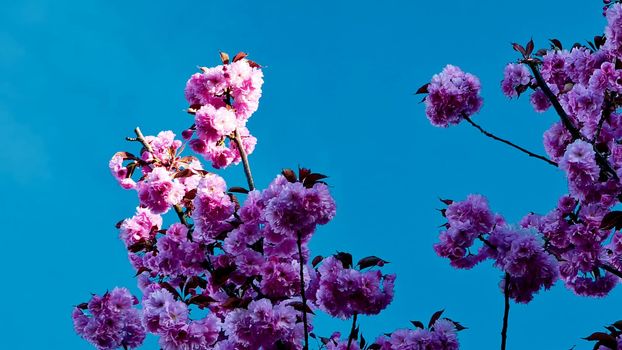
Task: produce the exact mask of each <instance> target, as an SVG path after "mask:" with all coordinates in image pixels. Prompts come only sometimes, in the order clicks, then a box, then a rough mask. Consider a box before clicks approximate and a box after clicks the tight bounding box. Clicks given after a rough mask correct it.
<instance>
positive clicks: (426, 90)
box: [415, 83, 430, 95]
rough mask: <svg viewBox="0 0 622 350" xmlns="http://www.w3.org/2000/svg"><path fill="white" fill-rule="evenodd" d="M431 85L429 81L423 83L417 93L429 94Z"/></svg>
mask: <svg viewBox="0 0 622 350" xmlns="http://www.w3.org/2000/svg"><path fill="white" fill-rule="evenodd" d="M429 86H430V83H427V84H425V85H423V86H422V87H420V88H419V89H417V91H416V92H415V95H419V94H427V93H428V87H429Z"/></svg>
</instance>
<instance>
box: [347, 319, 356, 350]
mask: <svg viewBox="0 0 622 350" xmlns="http://www.w3.org/2000/svg"><path fill="white" fill-rule="evenodd" d="M357 316H358V314H357V313H356V312H355V313H354V315H353V316H352V328H351V329H350V335H349V336H348V347H347V350H350V346H351V345H352V340H354V332H356V318H357Z"/></svg>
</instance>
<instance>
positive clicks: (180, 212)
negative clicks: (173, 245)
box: [173, 204, 188, 226]
mask: <svg viewBox="0 0 622 350" xmlns="http://www.w3.org/2000/svg"><path fill="white" fill-rule="evenodd" d="M173 209H175V213H177V217H178V218H179V222H181V223H182V224H183V225H184V226H188V222H187V221H186V216H185V215H184V210H183V209H182V207H181V206H180V205H179V204H175V205H174V206H173Z"/></svg>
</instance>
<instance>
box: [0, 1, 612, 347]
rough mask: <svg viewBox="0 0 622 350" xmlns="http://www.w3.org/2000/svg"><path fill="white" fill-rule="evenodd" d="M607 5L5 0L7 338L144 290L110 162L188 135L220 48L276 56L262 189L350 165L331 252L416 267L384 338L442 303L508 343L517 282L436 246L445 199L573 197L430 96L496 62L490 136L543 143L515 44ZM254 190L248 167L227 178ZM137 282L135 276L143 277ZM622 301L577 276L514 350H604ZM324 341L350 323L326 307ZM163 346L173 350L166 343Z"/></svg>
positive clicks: (67, 343) (2, 157)
mask: <svg viewBox="0 0 622 350" xmlns="http://www.w3.org/2000/svg"><path fill="white" fill-rule="evenodd" d="M600 7H601V1H598V0H590V1H584V0H582V1H580V0H572V1H564V2H559V1H533V0H525V1H521V2H503V1H463V0H446V1H384V2H379V1H278V2H277V1H271V2H257V1H252V2H251V1H248V2H239V1H229V2H222V1H218V2H217V1H179V2H177V3H176V4H174V5H173V3H172V2H157V1H156V2H154V1H104V0H95V1H61V0H47V1H46V0H21V1H8V0H3V1H2V11H1V13H0V77H1V78H0V178H1V179H2V181H1V185H0V186H1V187H0V193H1V195H2V199H3V200H2V201H1V202H0V213H2V214H0V217H1V218H2V224H3V226H4V228H3V235H2V241H1V242H2V243H0V246H1V247H2V253H1V254H0V266H1V270H2V279H3V282H2V288H0V300H2V301H3V302H2V305H3V306H2V317H0V334H1V335H2V336H1V339H2V341H1V342H0V348H3V349H14V350H16V349H88V348H89V346H88V344H87V343H86V342H84V341H83V340H81V339H79V338H78V337H77V336H76V335H74V334H73V329H72V324H71V319H70V313H71V307H72V305H75V304H77V303H79V302H81V301H84V300H86V299H87V298H88V297H89V293H90V292H97V293H102V292H104V291H105V290H106V289H108V288H112V287H114V286H117V285H121V286H131V287H132V288H134V286H135V282H134V280H133V278H132V275H133V273H132V269H131V267H130V265H129V263H128V262H127V259H126V255H125V252H124V248H123V245H122V243H121V242H120V241H119V240H118V238H117V231H116V229H115V228H114V223H116V222H117V221H118V220H120V219H122V218H124V217H127V216H130V215H132V213H133V210H134V207H135V205H136V201H135V195H134V193H132V192H126V191H123V190H121V189H120V188H119V187H118V186H117V185H116V183H115V181H114V180H113V179H112V177H111V176H110V175H109V173H108V168H107V163H108V160H109V158H110V157H111V155H112V154H113V153H114V152H115V151H117V150H129V149H131V148H132V147H135V145H130V144H128V143H126V142H125V141H124V137H125V136H129V135H131V133H132V129H133V128H134V127H135V126H137V125H140V126H141V127H142V129H143V130H144V131H145V133H147V134H153V133H156V132H157V131H159V130H162V129H164V130H166V129H171V130H174V131H176V132H178V133H179V132H180V131H181V130H182V129H183V128H184V127H186V126H188V125H190V123H191V119H190V117H189V116H188V115H186V114H185V113H183V112H182V109H183V108H184V107H186V105H185V101H184V98H183V87H184V84H185V81H186V79H187V78H188V76H189V75H190V74H192V73H193V72H195V67H196V66H197V65H207V66H209V65H215V64H218V62H219V60H218V50H224V51H228V52H230V53H232V54H234V53H235V52H237V51H239V50H244V51H247V52H249V53H250V54H251V57H252V58H253V59H255V60H256V61H257V62H260V63H261V64H263V65H265V81H266V83H265V85H264V97H263V98H262V100H261V105H260V110H259V111H258V112H257V113H256V114H255V115H254V116H253V118H252V119H251V121H250V128H251V130H252V132H253V133H254V134H255V135H256V136H257V137H258V139H259V144H258V146H257V149H256V151H255V153H254V154H253V155H252V158H251V162H252V166H253V170H254V174H255V177H256V182H257V183H258V184H259V186H261V187H263V186H265V185H266V184H268V183H269V181H270V180H271V179H272V178H273V177H274V175H275V174H276V173H277V172H279V170H280V169H281V168H282V167H295V166H297V165H298V164H301V165H304V166H307V167H311V168H312V169H314V170H317V171H320V172H324V173H327V174H329V175H330V176H331V178H330V183H331V184H332V186H333V190H334V196H335V198H336V200H337V203H338V215H337V217H336V219H335V220H334V222H332V223H331V224H330V225H328V226H326V227H323V228H322V229H321V230H320V231H319V233H318V234H317V235H316V238H315V241H314V242H313V245H312V246H313V248H314V251H315V253H317V254H323V255H326V254H330V253H332V252H335V251H336V250H349V251H351V252H352V253H354V254H355V256H357V257H362V256H366V255H371V254H375V255H378V256H381V257H383V258H384V259H386V260H389V261H391V262H392V264H390V265H389V266H388V267H387V270H389V271H393V272H396V273H398V280H397V291H396V297H395V301H394V302H393V304H392V305H391V306H390V307H389V308H388V309H387V310H386V312H384V313H383V315H381V316H378V317H373V318H370V317H364V318H363V319H362V327H361V328H362V330H363V333H364V334H365V335H366V338H368V339H371V338H374V337H375V335H377V334H379V333H381V332H389V331H391V330H393V329H395V328H400V327H407V326H409V322H408V321H409V320H412V319H425V320H427V319H428V317H429V315H430V314H431V313H432V312H434V311H436V310H438V309H441V308H445V309H446V310H447V311H446V312H447V315H448V316H450V317H452V318H454V319H456V320H460V321H462V322H463V323H464V324H465V325H467V326H468V327H469V330H467V331H464V332H462V333H461V334H460V340H461V342H462V344H463V345H464V349H495V348H498V344H499V331H500V324H501V323H500V321H501V317H502V312H503V310H502V306H503V298H502V295H501V293H500V292H499V289H498V286H497V284H498V282H499V277H500V274H499V272H498V271H497V270H495V269H493V268H492V267H491V266H490V265H489V264H483V265H481V266H478V267H477V268H475V269H474V270H471V271H457V270H454V269H452V268H450V267H449V265H448V263H447V261H445V260H443V259H440V258H438V257H437V256H436V255H435V254H434V252H433V250H432V244H433V243H434V242H435V241H436V237H437V226H438V225H440V224H441V223H442V220H441V218H440V216H439V215H438V212H437V211H436V210H435V209H436V208H439V207H440V203H439V202H438V200H437V198H438V197H439V196H441V197H450V198H455V199H461V198H463V197H464V196H465V195H467V194H468V193H483V194H486V195H488V196H489V198H490V202H491V205H492V207H493V209H495V210H496V211H498V212H500V213H503V214H505V215H506V217H507V218H508V219H509V220H510V221H516V220H518V219H519V218H520V217H521V216H522V215H523V214H525V213H527V212H529V211H536V212H545V211H547V210H549V209H550V208H552V207H553V206H554V205H555V201H556V199H557V197H558V196H560V195H561V194H563V193H565V190H566V184H565V182H564V177H563V174H562V173H561V172H560V171H556V170H555V169H553V168H551V167H550V166H548V165H546V164H544V163H542V162H539V161H537V160H534V159H530V158H528V157H526V156H524V155H523V154H520V153H517V152H516V151H514V150H512V149H509V148H506V147H504V146H503V145H501V144H496V143H494V142H493V141H491V140H489V139H486V138H484V137H483V136H482V135H480V134H479V133H477V132H476V131H475V130H473V129H472V128H470V127H469V126H468V125H461V126H458V127H455V128H451V129H446V130H444V129H435V128H433V127H432V126H430V125H429V124H428V122H427V120H426V119H425V116H424V113H423V106H422V105H420V104H418V102H419V98H418V97H414V96H413V95H412V93H413V92H414V91H415V90H416V89H417V88H418V87H419V86H421V85H422V84H423V83H425V82H427V81H428V80H429V78H430V77H431V76H432V74H434V73H436V72H438V71H440V70H441V69H442V68H443V66H444V65H445V64H447V63H452V64H455V65H459V66H461V67H462V68H463V69H465V70H467V71H470V72H472V73H475V74H477V75H478V76H479V77H480V78H481V81H482V84H483V95H484V98H485V106H484V109H483V111H482V112H481V113H480V114H479V115H477V116H476V117H475V119H476V120H477V121H479V122H480V123H481V124H483V125H485V126H486V127H487V128H489V129H490V130H492V131H494V132H496V133H498V134H499V135H505V136H508V137H510V138H511V139H513V140H514V141H515V142H517V143H519V144H522V145H525V146H527V147H528V148H530V149H533V150H537V151H542V146H541V135H542V132H543V131H544V130H545V129H546V128H547V127H548V126H549V125H550V124H551V123H553V122H554V121H555V116H554V115H552V114H545V115H536V114H535V113H533V112H532V111H531V109H530V107H529V106H528V101H527V99H525V98H522V99H521V100H519V101H507V100H506V99H505V98H504V97H503V96H502V94H501V92H500V89H499V82H500V80H501V78H502V70H503V67H504V65H505V63H507V62H509V61H511V60H513V59H515V58H516V55H515V53H514V52H513V51H512V50H511V47H510V45H509V43H510V42H512V41H520V42H526V41H527V40H529V38H530V37H531V36H533V38H534V40H535V41H536V43H537V44H538V45H537V46H544V45H545V40H546V39H548V38H551V37H557V38H559V39H561V40H562V41H563V42H565V43H568V44H572V43H573V42H575V41H583V40H585V39H588V38H591V37H592V36H593V35H595V34H599V33H601V32H602V29H603V27H604V19H603V17H601V9H600ZM225 175H226V176H227V179H228V181H229V184H230V185H244V179H243V176H242V169H241V168H235V169H232V170H231V171H227V172H226V173H225ZM134 290H135V289H134ZM621 292H622V289H620V288H618V289H617V290H616V291H615V292H613V293H612V294H611V296H610V297H609V298H608V299H605V300H597V299H586V298H580V297H576V296H574V295H573V294H572V293H571V292H569V291H567V290H566V289H565V288H564V287H563V286H561V285H560V284H558V285H557V286H556V287H555V288H554V289H553V290H552V291H551V292H545V293H541V294H540V295H538V296H537V297H536V299H535V300H534V301H533V302H532V303H531V304H529V305H527V306H524V305H519V306H513V307H512V310H511V315H510V331H509V346H508V349H523V348H555V349H568V348H570V347H571V346H572V345H574V344H578V349H589V348H591V346H590V344H588V343H587V342H585V341H583V340H580V337H583V336H585V335H587V334H589V333H591V332H592V331H593V330H596V329H598V328H599V327H600V326H602V325H604V324H605V323H607V322H611V321H614V320H616V319H618V318H622V315H621V314H620V310H621V309H622V308H621V307H622V302H621V301H620V300H621V299H620V297H621V296H622V295H621ZM316 326H317V329H318V332H319V333H321V334H324V335H326V334H328V333H329V332H331V331H332V330H333V329H335V330H341V331H342V332H344V333H345V332H346V331H347V326H346V325H345V324H343V323H341V322H335V321H327V320H326V319H325V318H322V317H319V318H318V322H317V323H316ZM144 348H145V349H156V345H155V340H154V339H150V340H149V342H148V343H147V344H146V346H144Z"/></svg>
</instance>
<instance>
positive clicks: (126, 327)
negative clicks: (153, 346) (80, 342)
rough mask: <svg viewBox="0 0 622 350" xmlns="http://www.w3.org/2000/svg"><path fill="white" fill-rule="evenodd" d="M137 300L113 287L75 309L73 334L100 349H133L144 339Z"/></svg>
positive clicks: (127, 292)
mask: <svg viewBox="0 0 622 350" xmlns="http://www.w3.org/2000/svg"><path fill="white" fill-rule="evenodd" d="M136 304H138V299H136V297H134V296H132V295H131V294H130V292H129V291H128V290H127V289H125V288H115V289H113V290H112V291H111V292H108V293H106V294H104V295H103V296H98V295H93V297H92V298H91V300H90V301H89V302H88V303H83V304H80V305H78V306H76V307H75V308H74V310H73V314H72V318H73V325H74V328H75V330H76V332H77V333H78V334H79V335H80V336H81V337H82V338H84V339H86V340H87V341H88V342H90V343H91V344H93V346H95V347H96V348H98V349H100V350H111V349H117V348H120V347H123V348H125V349H128V348H129V349H134V348H137V347H139V346H140V345H141V344H142V343H143V340H144V339H145V328H144V327H143V325H142V323H141V317H140V312H139V311H138V309H136V308H134V307H133V306H134V305H136Z"/></svg>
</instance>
